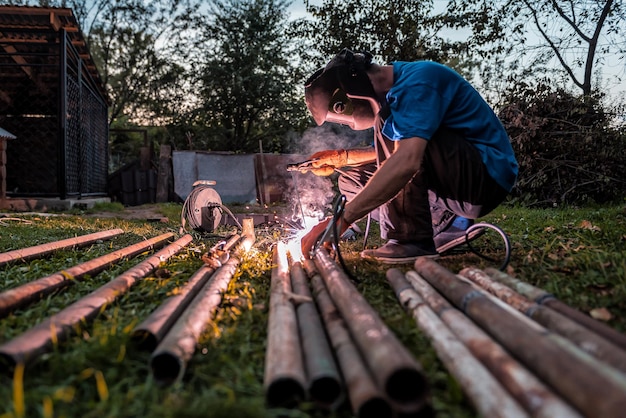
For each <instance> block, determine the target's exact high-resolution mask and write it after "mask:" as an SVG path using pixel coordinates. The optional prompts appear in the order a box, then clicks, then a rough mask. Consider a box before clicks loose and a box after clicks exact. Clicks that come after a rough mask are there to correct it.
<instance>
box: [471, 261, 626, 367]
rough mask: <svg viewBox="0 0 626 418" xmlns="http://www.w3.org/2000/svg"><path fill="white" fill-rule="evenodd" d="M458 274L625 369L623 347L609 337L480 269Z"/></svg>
mask: <svg viewBox="0 0 626 418" xmlns="http://www.w3.org/2000/svg"><path fill="white" fill-rule="evenodd" d="M460 274H461V275H462V276H463V277H466V278H468V279H470V280H471V281H472V282H474V283H476V284H477V285H478V286H480V287H481V288H483V289H485V290H487V291H488V292H489V293H492V294H493V295H495V296H497V297H498V298H500V299H501V300H503V301H504V302H506V303H508V304H509V305H511V306H512V307H514V308H515V309H517V310H518V311H520V312H522V313H523V314H525V315H526V316H528V317H529V318H532V319H534V320H535V321H537V322H538V323H539V324H541V325H543V326H544V327H546V328H547V329H549V330H551V331H554V332H556V333H557V334H559V335H562V336H563V337H565V338H567V339H568V340H570V341H571V342H573V343H574V344H576V346H577V347H578V348H580V349H581V350H583V351H585V352H586V353H588V354H590V355H592V356H594V357H595V358H597V359H598V360H601V361H603V362H605V363H606V364H608V365H610V366H612V367H615V368H616V369H618V370H620V371H622V372H623V373H626V351H623V350H621V349H620V348H619V347H617V346H616V345H615V344H613V343H612V342H611V341H608V340H606V339H604V338H602V337H601V336H599V335H598V334H596V333H594V332H592V331H591V330H589V329H588V328H586V327H584V326H583V325H580V324H579V323H577V322H576V321H574V320H573V319H570V318H569V317H567V316H565V315H563V314H561V313H559V312H557V311H554V310H552V309H550V308H548V307H547V306H543V305H539V304H538V303H534V302H532V301H531V300H529V299H528V298H526V297H524V296H522V295H521V294H519V293H517V292H515V291H514V290H513V289H511V288H510V287H508V286H506V285H504V284H502V283H499V282H496V281H493V280H492V279H491V277H490V276H489V275H488V274H487V273H486V272H484V271H482V270H479V269H476V268H465V269H463V270H461V272H460Z"/></svg>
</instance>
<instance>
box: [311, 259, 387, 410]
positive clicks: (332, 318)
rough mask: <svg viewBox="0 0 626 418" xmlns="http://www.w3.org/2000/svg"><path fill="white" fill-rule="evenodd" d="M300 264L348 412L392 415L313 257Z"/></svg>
mask: <svg viewBox="0 0 626 418" xmlns="http://www.w3.org/2000/svg"><path fill="white" fill-rule="evenodd" d="M304 268H305V270H306V272H307V274H308V275H309V277H310V280H311V286H312V287H313V295H314V298H315V302H316V304H317V307H318V309H319V311H320V315H321V317H322V320H323V323H324V328H325V329H326V332H327V334H328V339H329V340H330V343H331V345H332V347H333V350H334V353H335V356H336V357H337V362H338V363H339V367H340V369H341V373H342V375H343V379H344V382H345V384H346V389H347V391H348V398H349V399H350V405H351V406H352V412H353V413H354V414H355V416H357V417H358V418H389V417H392V416H393V409H392V407H391V405H390V403H389V401H388V400H387V398H386V397H385V394H384V393H383V391H382V390H381V389H379V388H378V387H377V386H376V383H375V382H374V378H373V377H372V375H371V374H370V372H369V370H368V369H367V366H366V365H365V361H364V360H363V357H362V356H361V353H359V350H358V348H357V347H356V345H355V343H354V341H353V340H352V337H351V336H350V333H349V331H348V326H347V325H346V323H345V321H344V320H343V318H342V317H341V314H340V313H339V311H338V310H337V307H336V306H335V304H334V303H333V301H332V299H331V297H330V295H329V294H328V290H327V289H326V285H325V284H324V280H323V279H322V276H320V275H319V273H318V271H317V268H316V267H315V264H314V262H313V260H305V261H304Z"/></svg>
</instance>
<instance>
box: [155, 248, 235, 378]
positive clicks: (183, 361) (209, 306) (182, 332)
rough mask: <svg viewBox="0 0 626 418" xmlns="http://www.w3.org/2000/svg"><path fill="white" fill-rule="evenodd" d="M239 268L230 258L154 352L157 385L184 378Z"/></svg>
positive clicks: (232, 258) (233, 259)
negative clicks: (199, 342)
mask: <svg viewBox="0 0 626 418" xmlns="http://www.w3.org/2000/svg"><path fill="white" fill-rule="evenodd" d="M238 265H239V260H238V259H236V258H235V257H231V258H230V259H229V260H228V261H227V262H226V263H225V264H224V265H222V266H221V267H220V268H218V269H217V270H216V271H215V273H214V274H213V276H212V277H211V279H210V280H209V281H208V282H207V283H206V284H205V285H204V287H203V288H202V289H201V290H200V292H199V293H198V294H197V295H196V297H195V298H194V299H193V300H192V301H191V303H190V304H189V306H188V307H187V309H185V310H184V312H183V313H182V314H181V315H180V317H178V318H177V320H176V322H175V323H174V325H172V328H171V329H170V330H169V332H168V333H167V335H166V336H165V338H164V339H163V341H161V343H160V344H159V345H158V346H157V348H156V349H155V350H154V352H153V353H152V356H151V358H150V369H151V370H152V375H153V377H154V379H155V381H156V382H157V383H158V384H160V385H164V386H165V385H170V384H172V383H174V382H175V381H176V380H178V379H180V378H181V377H182V375H183V374H184V372H185V369H186V368H187V364H188V362H189V360H190V359H191V357H192V356H193V353H194V352H195V351H196V345H197V343H198V340H199V338H200V336H201V335H202V333H203V332H204V331H205V330H206V329H207V326H208V324H209V322H210V321H211V320H212V318H213V316H214V314H215V310H216V309H217V307H218V306H219V304H220V303H221V301H222V294H223V293H224V292H225V291H226V290H227V289H228V285H229V283H230V281H231V280H232V278H233V275H234V274H235V271H236V270H237V266H238Z"/></svg>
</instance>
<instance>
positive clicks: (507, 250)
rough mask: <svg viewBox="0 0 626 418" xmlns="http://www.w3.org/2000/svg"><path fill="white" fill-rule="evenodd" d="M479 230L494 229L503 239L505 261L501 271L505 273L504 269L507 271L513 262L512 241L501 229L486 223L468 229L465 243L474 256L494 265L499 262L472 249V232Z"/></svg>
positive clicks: (500, 268)
mask: <svg viewBox="0 0 626 418" xmlns="http://www.w3.org/2000/svg"><path fill="white" fill-rule="evenodd" d="M479 228H488V229H493V230H494V231H496V232H497V233H498V234H499V235H500V237H502V240H503V241H504V261H503V262H502V264H501V265H500V267H499V270H500V271H504V269H506V267H507V266H508V265H509V262H510V261H511V241H510V240H509V237H508V235H507V234H506V233H505V232H504V231H503V230H502V229H500V228H499V227H497V226H495V225H493V224H490V223H486V222H481V223H477V224H474V225H472V226H470V227H469V228H467V230H466V231H465V243H466V244H467V246H468V247H469V249H470V251H472V252H473V253H474V254H476V255H477V256H479V257H480V258H482V259H484V260H487V261H490V262H492V263H495V262H497V261H498V260H496V259H493V258H491V257H487V256H486V255H484V254H482V253H480V252H479V251H478V250H476V248H474V247H472V244H471V243H470V239H469V234H470V232H472V231H474V230H476V229H479Z"/></svg>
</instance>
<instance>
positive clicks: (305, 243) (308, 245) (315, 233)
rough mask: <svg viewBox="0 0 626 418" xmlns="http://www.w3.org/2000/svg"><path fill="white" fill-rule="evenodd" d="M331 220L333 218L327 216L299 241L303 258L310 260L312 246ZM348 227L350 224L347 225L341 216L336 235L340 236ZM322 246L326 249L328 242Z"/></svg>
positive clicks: (328, 245)
mask: <svg viewBox="0 0 626 418" xmlns="http://www.w3.org/2000/svg"><path fill="white" fill-rule="evenodd" d="M332 219H333V217H332V216H329V217H328V218H326V219H324V220H323V221H321V222H320V223H318V224H317V225H315V226H314V227H313V228H312V229H311V230H310V231H309V232H308V233H307V234H306V235H305V236H304V237H302V240H301V241H300V247H301V249H302V254H303V255H304V257H305V258H310V254H311V250H312V249H313V246H314V245H315V244H316V243H317V241H319V240H320V239H321V238H322V234H323V233H324V231H325V230H326V228H327V227H328V224H329V223H330V222H331V221H332ZM349 227H350V224H349V223H347V222H346V221H345V220H344V219H343V216H342V217H341V218H339V220H338V221H337V234H338V235H339V236H341V235H342V234H343V233H344V232H345V231H346V230H347V229H348V228H349ZM331 239H332V237H331ZM323 245H324V247H326V248H329V247H330V243H329V242H324V243H323Z"/></svg>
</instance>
